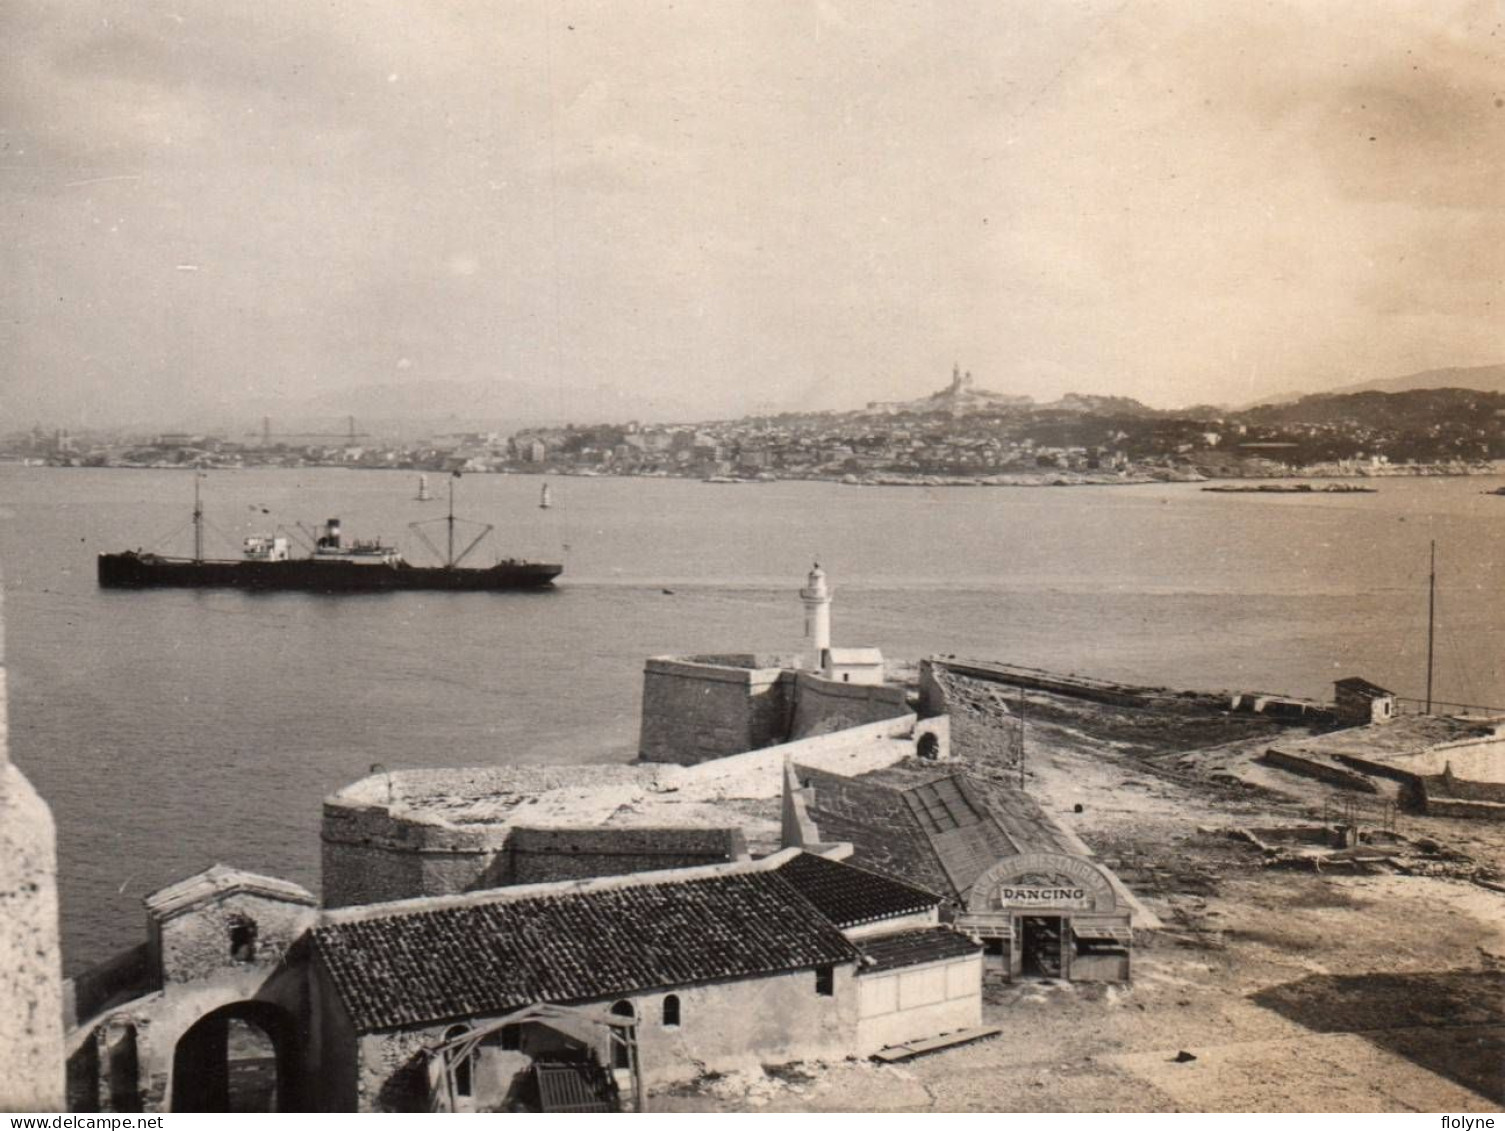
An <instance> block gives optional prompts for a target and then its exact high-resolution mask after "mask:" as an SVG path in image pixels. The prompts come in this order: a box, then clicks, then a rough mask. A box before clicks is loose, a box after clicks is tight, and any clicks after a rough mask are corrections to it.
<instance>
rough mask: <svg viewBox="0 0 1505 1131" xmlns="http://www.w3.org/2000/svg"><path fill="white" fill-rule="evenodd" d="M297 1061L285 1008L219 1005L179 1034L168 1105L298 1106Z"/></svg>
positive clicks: (294, 1033)
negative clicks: (170, 1097)
mask: <svg viewBox="0 0 1505 1131" xmlns="http://www.w3.org/2000/svg"><path fill="white" fill-rule="evenodd" d="M238 1046H243V1047H238ZM257 1046H260V1050H258V1048H257ZM258 1051H261V1052H262V1053H263V1055H259V1056H258V1055H256V1053H257V1052H258ZM246 1053H249V1054H250V1055H243V1054H246ZM238 1054H242V1055H238ZM299 1062H300V1057H299V1055H298V1029H297V1023H296V1022H295V1021H294V1020H293V1018H292V1016H291V1015H290V1014H288V1013H287V1011H286V1010H284V1009H282V1008H281V1007H279V1006H276V1005H273V1004H271V1003H270V1002H261V1001H239V1002H233V1003H231V1004H230V1005H224V1006H221V1007H220V1008H219V1009H216V1010H214V1011H213V1012H211V1013H207V1014H205V1015H204V1016H203V1017H201V1018H199V1020H198V1021H196V1022H194V1024H193V1025H192V1026H191V1027H190V1028H189V1029H188V1030H187V1031H186V1032H184V1034H183V1035H182V1036H181V1037H180V1038H178V1043H177V1046H176V1048H175V1049H174V1050H173V1058H172V1102H171V1104H170V1105H169V1107H168V1110H169V1111H196V1112H232V1111H297V1110H299V1109H300V1107H301V1097H302V1088H301V1080H300V1078H299ZM269 1076H270V1079H269V1078H268V1077H269Z"/></svg>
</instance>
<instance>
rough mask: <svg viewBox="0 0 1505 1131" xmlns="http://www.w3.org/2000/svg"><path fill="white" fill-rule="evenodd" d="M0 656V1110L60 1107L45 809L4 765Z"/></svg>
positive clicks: (58, 959) (56, 951) (52, 839)
mask: <svg viewBox="0 0 1505 1131" xmlns="http://www.w3.org/2000/svg"><path fill="white" fill-rule="evenodd" d="M4 675H5V673H4V667H3V661H0V1108H3V1109H5V1110H7V1111H61V1110H63V1095H64V1081H63V963H62V950H61V946H60V943H59V941H58V903H57V849H56V834H55V832H54V829H53V824H52V814H51V812H49V811H48V808H47V805H46V803H45V802H43V800H42V799H41V797H40V796H38V794H37V792H36V790H34V789H32V787H31V783H30V782H28V781H27V780H26V777H25V776H24V775H23V774H22V773H21V771H20V770H18V769H16V767H15V766H13V765H11V763H10V751H9V745H8V741H7V735H6V715H5V680H4Z"/></svg>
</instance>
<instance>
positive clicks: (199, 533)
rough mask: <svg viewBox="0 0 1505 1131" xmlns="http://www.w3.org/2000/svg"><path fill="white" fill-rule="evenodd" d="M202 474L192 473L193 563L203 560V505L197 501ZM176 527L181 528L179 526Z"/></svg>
mask: <svg viewBox="0 0 1505 1131" xmlns="http://www.w3.org/2000/svg"><path fill="white" fill-rule="evenodd" d="M201 478H202V476H201V475H200V474H199V472H197V471H195V472H194V473H193V560H194V562H195V563H198V562H202V561H203V560H204V507H203V505H202V504H201V503H200V502H199V480H200V479H201ZM178 529H180V530H181V529H182V527H179V528H178Z"/></svg>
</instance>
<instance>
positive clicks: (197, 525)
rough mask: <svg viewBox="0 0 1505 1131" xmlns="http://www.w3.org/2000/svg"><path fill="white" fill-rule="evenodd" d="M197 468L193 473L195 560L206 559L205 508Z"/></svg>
mask: <svg viewBox="0 0 1505 1131" xmlns="http://www.w3.org/2000/svg"><path fill="white" fill-rule="evenodd" d="M200 478H201V476H200V474H199V472H198V471H197V470H195V471H194V473H193V560H194V561H195V562H201V561H203V560H204V508H203V505H202V504H201V503H200V502H199V479H200Z"/></svg>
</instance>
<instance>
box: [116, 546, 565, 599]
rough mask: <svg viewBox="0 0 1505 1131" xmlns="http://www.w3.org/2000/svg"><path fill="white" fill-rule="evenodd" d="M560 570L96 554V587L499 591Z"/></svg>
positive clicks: (544, 582) (523, 565) (543, 583)
mask: <svg viewBox="0 0 1505 1131" xmlns="http://www.w3.org/2000/svg"><path fill="white" fill-rule="evenodd" d="M563 572H564V567H563V566H562V565H556V564H554V563H551V562H500V563H498V564H497V565H494V566H489V567H487V568H485V569H465V568H461V567H458V566H456V567H453V568H444V567H429V566H414V565H409V564H408V563H406V562H398V563H395V564H386V563H383V564H365V563H357V562H340V561H333V562H325V561H312V560H309V559H306V558H304V559H296V560H291V561H278V562H251V561H199V562H196V561H191V560H189V559H186V558H164V557H160V556H158V555H156V554H136V553H130V552H127V553H123V554H100V555H99V584H100V585H101V586H102V587H104V588H107V589H164V588H166V589H255V590H262V591H273V592H275V591H281V590H286V591H293V592H306V593H388V592H400V591H405V590H415V589H420V590H438V591H443V592H467V593H468V592H504V591H507V590H513V589H543V588H546V587H548V586H550V585H552V584H553V583H554V579H555V578H556V577H558V576H559V575H560V574H561V573H563Z"/></svg>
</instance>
